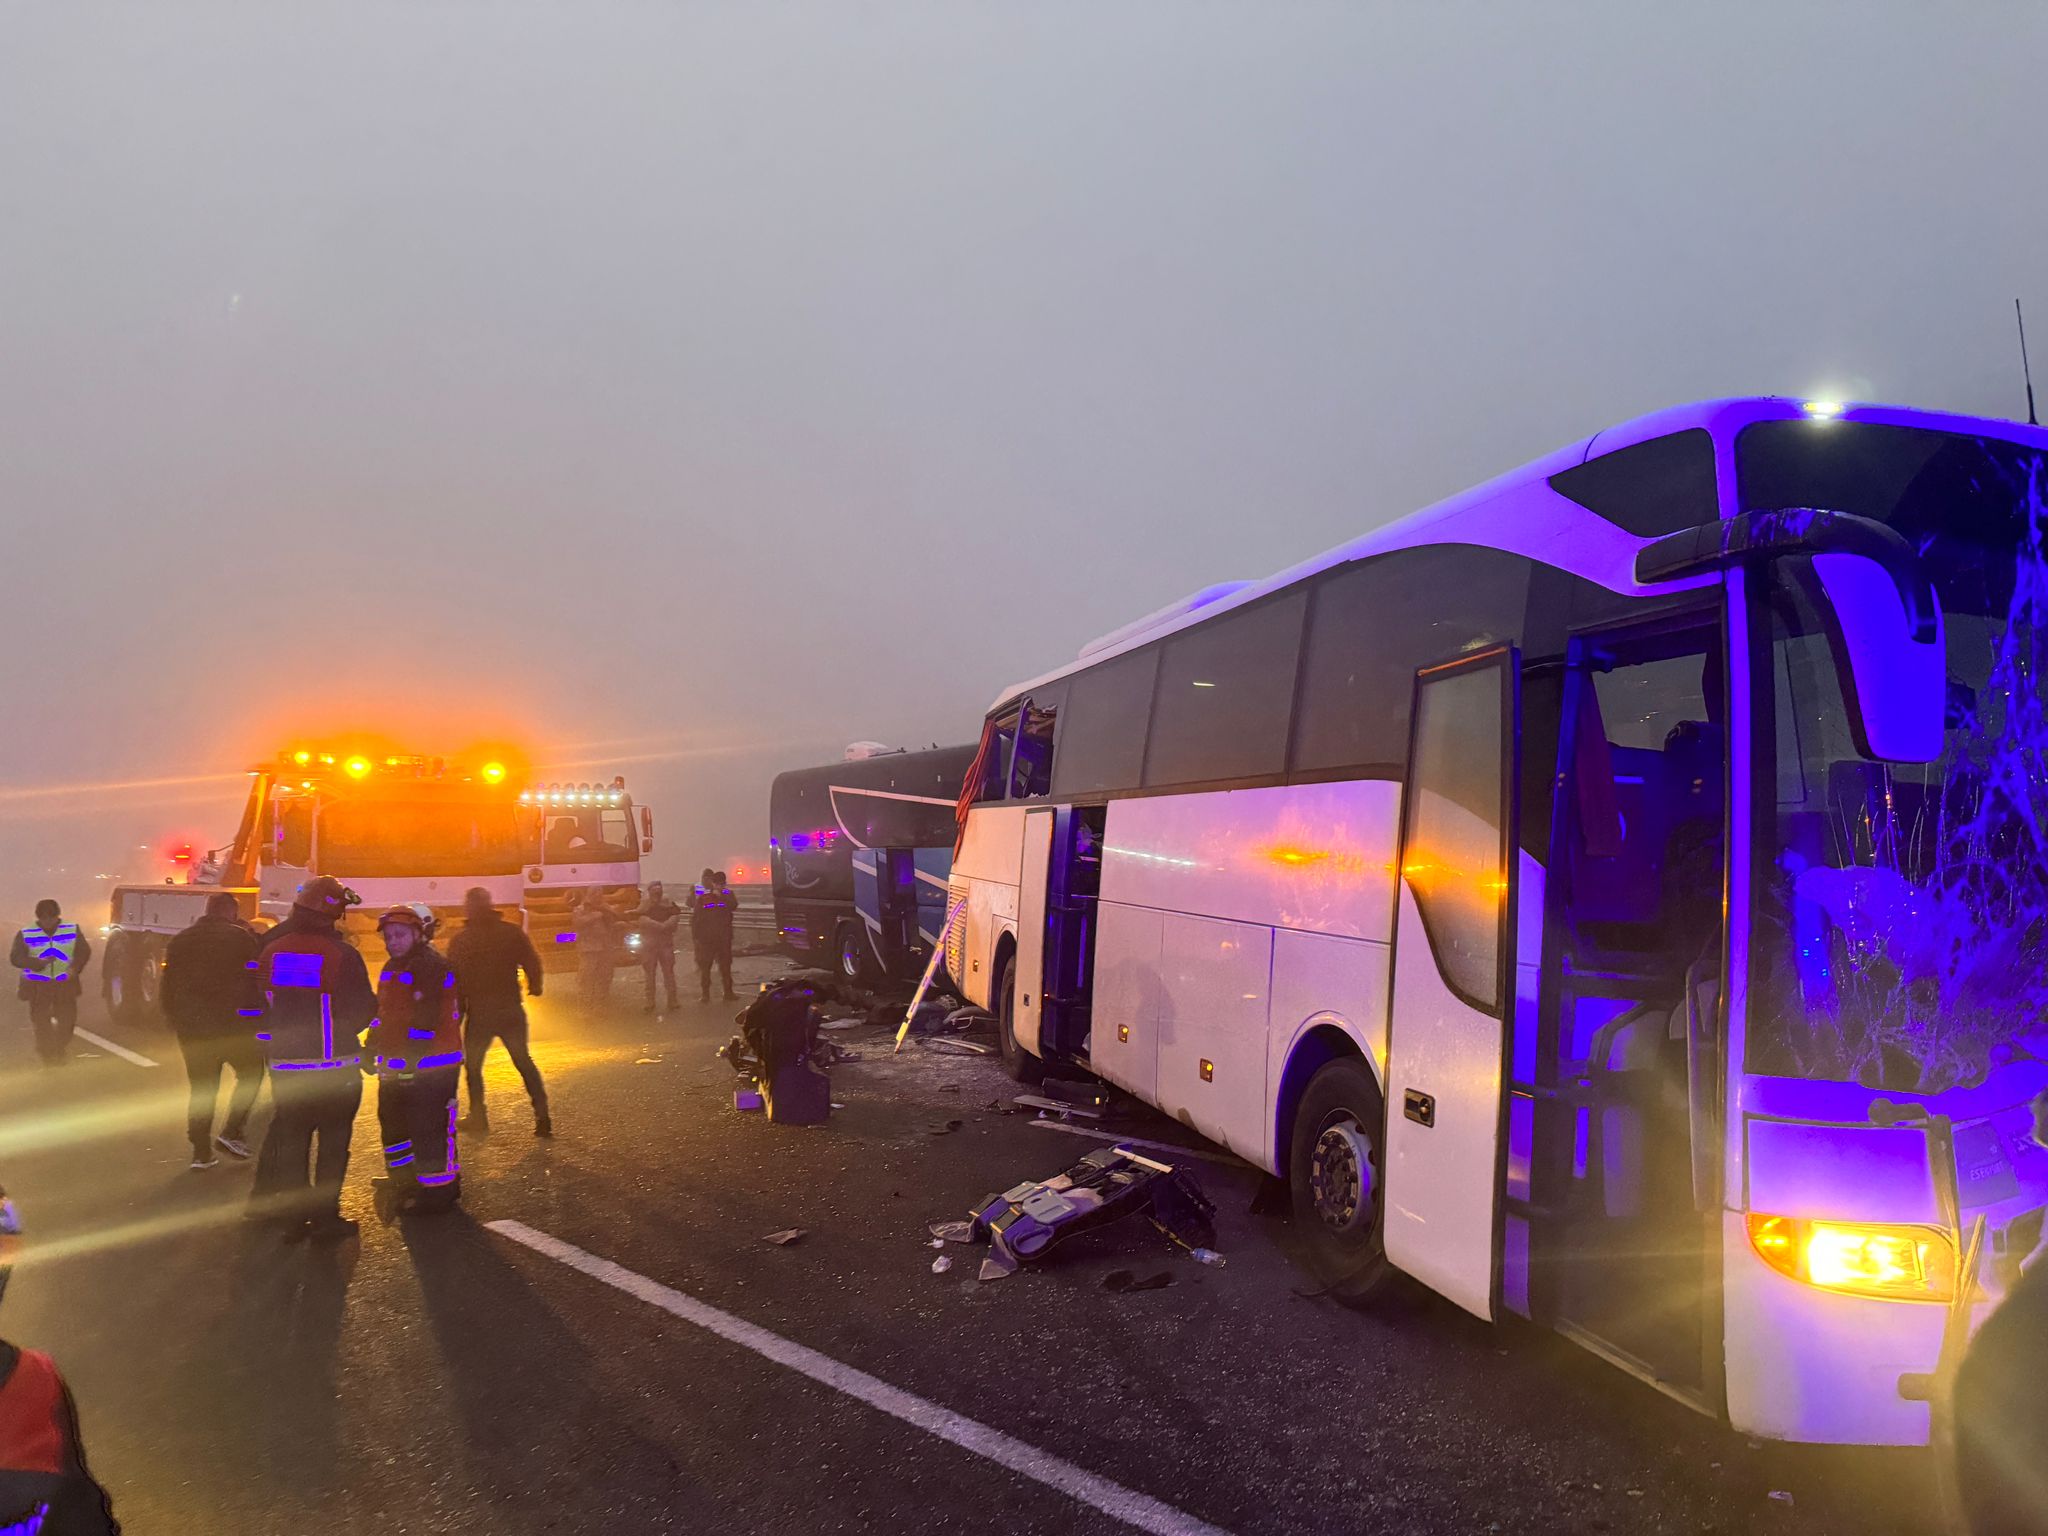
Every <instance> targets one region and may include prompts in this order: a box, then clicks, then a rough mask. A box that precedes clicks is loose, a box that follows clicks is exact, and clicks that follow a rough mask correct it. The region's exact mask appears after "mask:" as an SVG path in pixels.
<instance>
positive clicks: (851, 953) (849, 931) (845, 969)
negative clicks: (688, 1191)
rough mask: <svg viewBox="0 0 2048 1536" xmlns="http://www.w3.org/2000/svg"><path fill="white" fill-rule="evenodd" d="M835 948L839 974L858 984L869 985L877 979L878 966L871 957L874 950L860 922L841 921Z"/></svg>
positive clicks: (835, 937) (835, 939)
mask: <svg viewBox="0 0 2048 1536" xmlns="http://www.w3.org/2000/svg"><path fill="white" fill-rule="evenodd" d="M833 950H834V952H835V953H836V954H837V956H838V958H839V974H840V975H841V976H843V977H845V978H846V979H847V980H848V981H850V982H852V983H854V984H855V985H856V986H863V987H864V986H867V985H869V984H871V983H872V982H874V981H875V980H876V971H877V967H876V965H875V963H874V961H873V959H872V958H871V957H872V955H873V953H874V951H873V947H872V946H871V945H870V944H869V943H868V936H867V933H866V931H865V930H864V929H863V928H862V926H861V925H860V924H859V923H841V924H840V925H839V930H838V932H837V934H836V935H835V936H834V942H833Z"/></svg>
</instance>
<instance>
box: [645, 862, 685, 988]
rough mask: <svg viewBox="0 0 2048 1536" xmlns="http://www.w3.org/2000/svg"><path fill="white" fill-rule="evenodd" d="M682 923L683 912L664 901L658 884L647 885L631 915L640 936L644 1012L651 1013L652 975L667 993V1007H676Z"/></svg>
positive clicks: (675, 905) (653, 979) (655, 882)
mask: <svg viewBox="0 0 2048 1536" xmlns="http://www.w3.org/2000/svg"><path fill="white" fill-rule="evenodd" d="M682 920H683V909H682V908H681V907H680V906H678V905H677V904H676V903H675V902H673V901H670V900H669V899H668V892H667V891H666V890H665V889H664V888H663V886H662V883H661V882H660V881H659V880H655V881H651V882H649V884H648V887H647V899H646V900H645V901H643V902H642V903H641V905H640V910H639V912H638V913H636V914H635V915H634V923H635V924H636V926H637V929H638V932H639V934H640V967H641V970H642V972H643V973H644V975H645V978H646V982H647V1012H649V1013H652V1012H654V982H655V973H656V972H657V971H659V972H660V973H661V981H662V983H663V985H664V986H665V988H666V990H667V995H668V1006H669V1007H670V1008H673V1007H675V1005H676V929H677V927H678V926H679V925H680V924H681V922H682Z"/></svg>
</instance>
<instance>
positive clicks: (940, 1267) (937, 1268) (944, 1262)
mask: <svg viewBox="0 0 2048 1536" xmlns="http://www.w3.org/2000/svg"><path fill="white" fill-rule="evenodd" d="M952 1267H953V1261H952V1260H951V1259H950V1258H948V1257H947V1256H946V1255H945V1254H943V1253H942V1254H940V1255H939V1256H938V1257H937V1258H936V1259H933V1260H932V1273H933V1274H935V1275H943V1274H944V1273H945V1272H946V1271H947V1270H949V1269H951V1268H952Z"/></svg>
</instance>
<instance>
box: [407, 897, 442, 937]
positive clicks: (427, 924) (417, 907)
mask: <svg viewBox="0 0 2048 1536" xmlns="http://www.w3.org/2000/svg"><path fill="white" fill-rule="evenodd" d="M406 905H407V906H408V907H410V908H411V909H412V914H413V916H414V917H417V918H418V919H419V920H420V937H421V938H423V939H431V938H433V936H434V930H435V929H436V928H439V927H440V926H441V919H440V918H438V917H436V916H434V909H433V908H432V907H430V906H428V905H427V904H426V903H425V902H424V901H409V902H407V903H406Z"/></svg>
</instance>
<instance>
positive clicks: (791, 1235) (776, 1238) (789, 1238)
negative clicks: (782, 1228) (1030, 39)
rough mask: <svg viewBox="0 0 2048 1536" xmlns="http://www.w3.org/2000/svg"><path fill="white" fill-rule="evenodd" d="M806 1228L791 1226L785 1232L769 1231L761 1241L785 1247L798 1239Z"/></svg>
mask: <svg viewBox="0 0 2048 1536" xmlns="http://www.w3.org/2000/svg"><path fill="white" fill-rule="evenodd" d="M807 1230H808V1229H807V1228H804V1227H791V1228H790V1229H789V1230H788V1231H786V1232H770V1233H769V1234H768V1235H767V1236H766V1237H764V1238H762V1239H761V1241H762V1242H764V1243H773V1244H774V1245H775V1246H776V1247H778V1248H787V1247H788V1246H789V1245H790V1244H791V1243H794V1242H797V1241H799V1240H800V1239H801V1238H802V1237H803V1235H804V1233H805V1232H806V1231H807Z"/></svg>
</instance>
